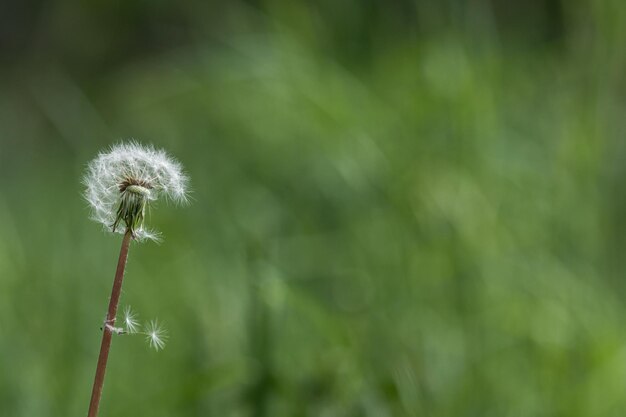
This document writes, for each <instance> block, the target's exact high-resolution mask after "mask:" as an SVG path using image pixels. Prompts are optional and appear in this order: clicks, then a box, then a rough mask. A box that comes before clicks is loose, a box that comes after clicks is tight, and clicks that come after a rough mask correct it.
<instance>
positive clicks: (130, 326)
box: [124, 306, 139, 334]
mask: <svg viewBox="0 0 626 417" xmlns="http://www.w3.org/2000/svg"><path fill="white" fill-rule="evenodd" d="M124 324H125V325H126V331H127V332H128V333H131V334H132V333H137V330H138V326H139V322H138V321H137V315H136V314H135V313H134V312H133V311H132V310H131V309H130V306H126V308H125V309H124Z"/></svg>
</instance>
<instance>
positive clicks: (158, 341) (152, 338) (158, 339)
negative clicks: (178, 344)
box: [145, 320, 167, 350]
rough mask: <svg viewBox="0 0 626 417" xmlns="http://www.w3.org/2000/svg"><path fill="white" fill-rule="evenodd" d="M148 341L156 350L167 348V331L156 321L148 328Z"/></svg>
mask: <svg viewBox="0 0 626 417" xmlns="http://www.w3.org/2000/svg"><path fill="white" fill-rule="evenodd" d="M145 335H146V341H147V342H148V344H149V345H150V347H151V348H154V350H160V349H163V348H164V347H165V341H166V340H167V333H166V331H165V330H164V329H163V328H162V327H161V326H160V325H159V323H158V322H157V321H156V320H152V321H151V322H150V323H149V324H148V325H147V326H146V333H145Z"/></svg>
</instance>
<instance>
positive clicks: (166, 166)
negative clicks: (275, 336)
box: [83, 142, 188, 417]
mask: <svg viewBox="0 0 626 417" xmlns="http://www.w3.org/2000/svg"><path fill="white" fill-rule="evenodd" d="M83 183H84V185H85V199H86V200H87V202H88V203H89V206H90V208H91V218H92V219H93V220H95V221H96V222H98V223H100V224H102V225H103V226H104V229H105V230H107V231H110V232H117V233H122V234H123V235H124V237H123V239H122V248H121V249H120V256H119V259H118V262H117V269H116V271H115V279H114V280H113V289H112V291H111V298H110V299H109V308H108V311H107V315H106V319H105V321H104V325H103V326H102V343H101V345H100V355H99V357H98V364H97V366H96V376H95V378H94V383H93V390H92V392H91V402H90V403H89V414H88V417H97V415H98V408H99V405H100V397H101V396H102V387H103V384H104V374H105V372H106V366H107V360H108V357H109V349H110V348H111V338H112V335H113V334H126V333H139V332H138V331H137V330H138V323H137V318H136V315H135V314H134V313H133V312H132V311H131V310H130V307H127V308H126V310H125V311H124V324H125V328H121V327H115V318H116V315H117V306H118V304H119V300H120V294H121V292H122V281H123V280H124V270H125V268H126V260H127V258H128V250H129V247H130V242H131V240H137V241H143V240H146V239H151V240H158V238H159V235H158V233H157V232H155V231H154V230H150V229H148V228H146V227H145V225H144V222H145V217H146V210H147V208H148V206H149V205H150V204H151V203H152V202H154V201H156V200H157V199H159V198H161V197H162V198H164V199H166V200H169V201H172V202H174V203H184V202H186V201H187V183H188V179H187V176H186V175H185V174H184V173H183V171H182V167H181V165H180V164H179V163H178V162H177V161H176V160H175V159H173V158H172V157H170V156H169V155H167V154H166V153H165V152H164V151H162V150H157V149H155V148H153V147H151V146H143V145H140V144H138V143H136V142H128V143H120V144H118V145H114V146H112V147H111V148H110V149H109V150H108V151H106V152H102V153H100V154H99V155H98V156H97V157H96V158H95V159H94V160H93V161H91V162H90V163H89V165H88V166H87V173H86V175H85V177H84V179H83ZM144 334H145V335H146V336H147V337H148V341H149V343H150V346H152V347H154V348H155V349H156V350H159V349H163V347H164V345H165V339H166V335H165V332H164V330H163V329H161V328H160V327H159V326H158V323H157V322H156V321H153V322H151V323H150V325H149V326H148V330H147V333H144Z"/></svg>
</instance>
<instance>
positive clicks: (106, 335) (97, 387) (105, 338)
mask: <svg viewBox="0 0 626 417" xmlns="http://www.w3.org/2000/svg"><path fill="white" fill-rule="evenodd" d="M131 238H132V232H131V230H130V228H128V229H127V230H126V233H124V239H123V240H122V248H121V249H120V257H119V260H118V261H117V270H116V271H115V280H114V281H113V290H112V291H111V299H110V301H109V310H108V312H107V317H106V323H105V325H104V326H102V329H103V330H102V344H101V345H100V356H99V357H98V366H97V367H96V377H95V379H94V381H93V390H92V391H91V402H90V403H89V414H88V417H96V416H97V415H98V406H99V405H100V396H101V395H102V386H103V385H104V374H105V372H106V367H107V359H108V358H109V348H110V347H111V335H112V330H111V326H114V325H115V316H116V314H117V305H118V303H119V301H120V294H121V292H122V281H123V280H124V269H125V267H126V259H127V258H128V248H129V246H130V241H131ZM107 324H108V325H109V326H107Z"/></svg>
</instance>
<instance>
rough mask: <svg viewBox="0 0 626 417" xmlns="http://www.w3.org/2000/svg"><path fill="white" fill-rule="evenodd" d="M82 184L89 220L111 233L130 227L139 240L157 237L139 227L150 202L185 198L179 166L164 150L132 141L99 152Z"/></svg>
mask: <svg viewBox="0 0 626 417" xmlns="http://www.w3.org/2000/svg"><path fill="white" fill-rule="evenodd" d="M83 183H84V184H85V187H86V189H85V199H86V200H87V202H88V203H89V205H90V206H91V211H92V216H91V217H92V219H93V220H95V221H97V222H99V223H101V224H102V225H104V227H105V228H106V229H108V230H111V231H113V232H118V233H125V232H126V230H130V232H131V234H132V236H133V238H135V239H139V240H143V239H152V240H158V233H156V232H154V231H151V230H149V229H146V228H144V226H143V222H144V218H145V214H146V208H147V206H148V204H149V203H150V202H152V201H155V200H157V199H158V198H159V197H165V198H166V199H167V200H170V201H173V202H175V203H184V202H186V201H187V192H188V191H187V183H188V179H187V176H186V175H185V174H184V173H183V171H182V167H181V165H180V164H179V163H178V162H177V161H176V160H175V159H173V158H172V157H170V156H169V155H167V154H166V153H165V151H162V150H157V149H155V148H153V147H151V146H142V145H140V144H138V143H136V142H128V143H120V144H118V145H114V146H112V147H111V148H110V149H109V150H108V152H104V153H100V154H99V155H98V156H97V157H96V158H95V159H94V160H93V161H91V162H90V163H89V165H88V167H87V174H86V175H85V177H84V179H83ZM122 224H123V225H125V226H126V227H120V226H121V225H122Z"/></svg>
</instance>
